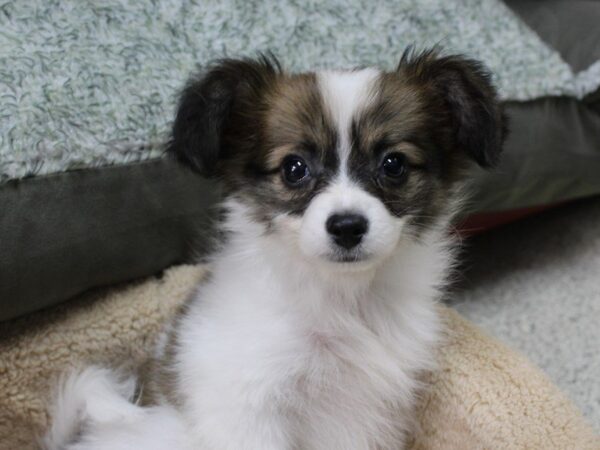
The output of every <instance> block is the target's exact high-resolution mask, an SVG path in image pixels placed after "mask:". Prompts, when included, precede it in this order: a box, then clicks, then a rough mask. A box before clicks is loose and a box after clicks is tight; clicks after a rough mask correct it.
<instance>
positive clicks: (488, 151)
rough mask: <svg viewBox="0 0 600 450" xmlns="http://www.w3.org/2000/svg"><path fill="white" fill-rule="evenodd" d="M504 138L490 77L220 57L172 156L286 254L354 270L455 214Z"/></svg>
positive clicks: (426, 59) (421, 60)
mask: <svg viewBox="0 0 600 450" xmlns="http://www.w3.org/2000/svg"><path fill="white" fill-rule="evenodd" d="M501 140H502V115H501V113H500V109H499V107H498V104H497V100H496V94H495V91H494V90H493V88H492V87H491V85H490V84H489V81H488V76H487V75H486V73H485V72H484V71H483V70H482V69H481V67H480V66H479V65H478V64H477V63H475V62H473V61H470V60H466V59H462V58H459V57H445V58H438V57H437V56H436V55H435V53H433V52H428V53H423V54H421V55H417V56H411V55H408V54H407V55H406V56H405V57H403V59H402V61H401V63H400V65H399V67H398V69H397V70H396V71H394V72H388V73H386V72H381V71H378V70H375V69H362V70H354V71H337V72H336V71H328V72H318V73H307V74H288V73H285V72H284V71H282V70H281V68H280V67H279V65H278V63H277V62H275V61H272V60H267V59H265V58H263V59H260V60H258V61H251V60H241V61H237V60H228V61H223V62H221V63H220V64H219V65H217V66H215V67H214V68H213V69H212V70H211V71H209V72H208V73H207V74H206V75H204V76H203V77H202V78H200V79H199V80H197V81H193V82H192V83H190V84H189V85H188V87H187V88H186V90H185V91H184V94H183V97H182V100H181V102H180V108H179V112H178V115H177V119H176V121H175V125H174V132H173V141H172V145H171V149H172V150H173V151H174V152H176V154H177V155H178V156H179V157H180V159H182V160H184V161H185V162H187V163H189V164H191V165H192V167H194V168H195V169H197V170H199V171H200V172H202V173H204V174H209V175H217V176H219V177H220V178H221V179H222V180H223V182H224V185H225V188H226V191H227V192H228V194H229V195H232V196H235V197H236V198H237V199H238V201H240V202H243V203H244V204H245V206H246V207H247V208H248V210H249V211H251V214H252V219H253V220H254V221H258V222H260V223H261V224H263V225H264V230H265V233H269V234H272V235H273V236H274V237H276V238H278V242H280V243H281V244H282V245H285V246H289V247H292V248H293V249H294V250H298V251H299V252H301V253H302V254H304V255H305V256H306V257H307V258H309V259H311V260H314V261H320V262H326V263H327V264H334V265H336V266H340V267H357V266H369V265H371V264H372V263H375V262H377V261H380V260H382V259H384V258H385V257H386V256H388V255H389V254H390V253H391V252H392V251H393V250H394V249H395V247H396V246H397V243H398V241H399V239H400V238H401V237H402V236H410V237H412V238H415V237H418V235H419V233H421V232H422V231H423V230H424V229H426V228H427V227H428V226H430V225H431V224H432V223H434V222H435V219H436V218H437V217H438V216H439V215H440V214H443V213H448V212H449V211H448V210H447V204H448V202H449V200H450V196H451V195H452V193H453V192H454V191H455V189H454V187H455V185H456V183H457V182H460V180H461V178H462V177H463V173H464V169H465V168H466V167H467V165H468V161H469V160H474V161H476V162H478V163H479V164H480V165H482V166H487V165H490V164H492V163H493V162H494V161H495V160H496V158H497V156H498V154H499V152H500V146H501Z"/></svg>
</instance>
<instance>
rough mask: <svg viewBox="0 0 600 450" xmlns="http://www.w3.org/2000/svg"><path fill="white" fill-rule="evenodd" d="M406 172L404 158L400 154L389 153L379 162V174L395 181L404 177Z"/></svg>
mask: <svg viewBox="0 0 600 450" xmlns="http://www.w3.org/2000/svg"><path fill="white" fill-rule="evenodd" d="M406 170H407V167H406V157H405V156H404V155H403V154H402V153H389V154H387V155H385V156H384V158H383V161H382V162H381V172H382V173H383V174H384V175H385V176H386V177H388V178H391V179H394V180H396V181H397V180H400V179H402V178H403V177H404V175H405V174H406Z"/></svg>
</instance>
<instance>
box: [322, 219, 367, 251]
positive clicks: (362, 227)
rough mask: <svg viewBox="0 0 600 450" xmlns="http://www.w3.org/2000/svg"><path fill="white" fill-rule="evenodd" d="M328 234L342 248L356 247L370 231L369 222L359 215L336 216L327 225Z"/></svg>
mask: <svg viewBox="0 0 600 450" xmlns="http://www.w3.org/2000/svg"><path fill="white" fill-rule="evenodd" d="M325 228H327V232H328V233H329V234H330V235H331V237H332V238H333V241H334V242H335V243H336V244H337V245H339V246H340V247H344V248H345V249H347V250H350V249H351V248H352V247H356V246H357V245H358V244H359V243H360V241H361V240H362V237H363V236H364V234H365V233H366V232H367V230H368V229H369V222H368V221H367V219H365V218H364V217H363V216H361V215H359V214H334V215H332V216H331V217H329V219H327V223H326V224H325Z"/></svg>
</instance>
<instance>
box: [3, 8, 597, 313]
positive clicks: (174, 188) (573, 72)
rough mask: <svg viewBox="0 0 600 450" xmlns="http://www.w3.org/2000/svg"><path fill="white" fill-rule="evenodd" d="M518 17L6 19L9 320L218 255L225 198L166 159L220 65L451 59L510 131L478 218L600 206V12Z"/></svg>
mask: <svg viewBox="0 0 600 450" xmlns="http://www.w3.org/2000/svg"><path fill="white" fill-rule="evenodd" d="M560 4H562V5H563V6H562V7H561V6H560ZM567 4H568V6H567ZM574 4H577V8H575V7H573V5H574ZM548 5H551V6H548ZM509 6H511V7H513V8H514V9H515V11H517V13H518V14H520V16H521V17H522V18H523V19H524V20H525V21H526V22H527V23H525V22H523V21H522V20H521V19H520V18H519V17H518V16H517V15H516V14H515V13H514V12H513V11H512V10H511V9H509V8H508V7H507V6H506V5H505V3H503V2H502V1H500V0H428V1H419V2H416V1H414V0H384V1H381V2H377V3H374V2H372V1H370V0H351V1H342V0H327V1H322V2H321V1H320V2H298V1H284V2H281V1H278V0H269V1H263V0H226V1H214V0H208V1H202V2H195V1H192V0H167V1H161V2H155V1H149V0H143V1H105V2H102V3H101V4H100V3H97V2H96V3H94V2H82V1H78V0H67V1H62V2H48V1H45V0H31V1H27V2H7V3H5V4H3V5H1V6H0V30H1V31H0V67H2V69H1V70H0V98H1V99H2V100H1V101H0V320H6V319H9V318H11V317H16V316H18V315H21V314H25V313H27V312H31V311H34V310H37V309H40V308H42V307H44V306H48V305H51V304H54V303H57V302H59V301H62V300H64V299H66V298H69V297H71V296H73V295H75V294H78V293H80V292H83V291H85V290H86V289H89V288H90V287H94V286H99V285H106V284H110V283H114V282H119V281H124V280H127V279H133V278H135V277H140V276H146V275H149V274H152V273H156V272H158V271H160V270H162V269H164V268H165V267H167V266H169V265H172V264H174V263H177V262H181V261H183V260H185V258H186V256H187V255H188V254H189V248H190V244H194V243H197V244H199V245H200V248H199V250H198V251H199V252H200V253H201V252H202V246H203V244H205V243H206V233H205V228H206V226H205V224H206V222H207V220H208V215H209V211H210V210H211V209H210V206H211V205H213V204H214V202H215V200H216V198H217V195H216V194H217V193H216V192H215V186H214V185H213V184H211V183H209V182H207V181H206V180H201V179H199V178H197V177H193V176H191V175H190V174H189V173H186V172H184V171H183V170H182V169H181V168H179V167H177V166H176V165H174V164H173V163H172V162H171V161H169V160H167V159H164V157H163V146H164V141H165V140H166V139H167V136H168V130H169V127H170V121H171V120H172V117H173V110H174V105H175V101H176V94H177V91H178V90H179V89H180V88H181V86H182V85H183V83H184V81H185V79H186V78H187V77H188V75H189V73H190V72H191V71H193V70H195V69H196V68H197V67H198V66H200V67H202V66H204V65H205V64H206V63H207V62H208V61H209V60H211V59H213V58H219V57H224V56H239V55H252V54H253V53H255V52H256V51H258V50H262V51H265V50H272V51H273V52H274V53H275V54H277V55H279V56H280V57H281V59H282V61H283V62H284V64H285V66H286V67H289V68H290V69H298V70H301V69H313V68H317V67H324V66H329V67H348V66H360V65H378V66H382V67H387V68H392V67H393V66H394V65H395V64H396V62H397V61H398V59H399V56H400V54H401V53H402V51H403V50H404V48H405V47H406V46H407V45H409V44H413V43H415V44H417V45H418V46H419V47H425V46H431V45H434V44H440V45H441V46H442V47H444V48H445V49H446V51H447V52H458V53H465V54H467V55H469V56H471V57H474V58H478V59H481V60H482V61H483V62H484V63H485V64H486V65H487V66H488V67H489V68H490V69H491V70H492V72H493V73H494V75H495V81H496V83H497V84H498V86H499V91H500V95H501V97H502V99H503V100H504V101H505V105H506V108H507V114H508V116H509V118H510V119H511V122H512V125H511V129H512V133H511V135H510V137H509V139H508V141H507V144H506V151H505V155H504V158H503V160H502V163H501V165H500V167H499V168H498V170H497V171H495V172H493V173H490V174H487V173H486V174H484V173H478V174H477V181H476V183H475V184H474V192H475V197H474V200H473V203H472V207H473V210H474V211H479V212H481V211H487V212H489V211H493V212H494V211H495V212H497V211H505V210H509V209H514V208H527V207H530V206H536V205H545V204H549V203H555V202H559V201H563V200H569V199H573V198H577V197H581V196H587V195H592V194H596V193H600V177H598V175H597V174H598V173H600V152H599V151H598V149H599V148H600V133H598V132H597V130H598V129H599V128H600V113H599V110H600V106H598V105H599V104H600V103H599V102H598V100H597V95H595V93H596V94H597V93H598V92H599V91H598V86H600V61H598V53H595V52H593V51H587V50H589V49H594V48H600V45H599V41H600V36H599V35H598V33H597V32H596V31H595V30H597V28H598V27H597V26H596V25H595V24H597V23H598V22H599V21H600V4H598V3H597V2H583V1H582V2H579V1H569V2H555V1H552V2H551V1H547V2H526V1H521V0H519V1H510V2H509ZM540 11H541V12H544V11H546V12H547V14H540ZM586 24H587V27H586ZM536 33H537V34H536ZM567 38H568V39H567ZM586 49H587V50H586Z"/></svg>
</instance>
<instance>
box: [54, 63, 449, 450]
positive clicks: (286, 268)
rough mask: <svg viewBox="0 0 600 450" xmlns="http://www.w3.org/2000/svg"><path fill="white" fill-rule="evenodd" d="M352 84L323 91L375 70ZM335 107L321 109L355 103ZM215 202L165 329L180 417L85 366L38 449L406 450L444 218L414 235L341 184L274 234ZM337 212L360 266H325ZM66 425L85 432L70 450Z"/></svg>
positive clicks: (435, 293)
mask: <svg viewBox="0 0 600 450" xmlns="http://www.w3.org/2000/svg"><path fill="white" fill-rule="evenodd" d="M354 74H355V75H354V76H355V77H356V78H355V79H350V78H349V77H351V76H352V75H344V77H342V78H339V79H338V80H337V81H336V79H335V75H332V74H329V75H327V77H325V78H326V81H324V82H323V85H324V86H327V85H332V84H336V83H337V82H339V83H341V84H342V85H353V86H355V87H356V85H360V89H354V91H356V92H363V93H364V92H367V91H368V88H369V86H368V83H370V82H371V80H372V79H373V77H372V76H371V75H372V73H371V72H354ZM324 97H325V98H332V97H331V96H330V97H327V96H324ZM367 97H368V96H367ZM336 98H337V100H336V101H332V102H331V105H332V106H331V107H332V108H333V107H336V106H335V105H338V106H337V107H339V105H341V104H345V105H346V106H348V105H351V108H358V107H359V106H360V105H359V103H361V102H359V101H357V99H356V98H355V99H352V98H349V99H345V101H342V100H340V98H339V96H338V97H336ZM364 98H365V96H364V95H362V94H361V99H363V100H364ZM363 104H364V102H363ZM350 116H351V114H350V115H348V114H346V115H344V114H340V115H339V117H340V118H341V119H340V120H342V122H343V120H346V122H347V123H349V120H347V119H344V117H350ZM342 122H340V123H339V126H340V127H344V126H345V125H344V123H342ZM344 133H348V130H347V129H345V130H344ZM343 151H344V150H343V149H341V150H340V152H343ZM226 207H227V209H228V211H229V213H228V216H227V219H226V220H225V223H224V225H223V226H224V227H225V229H226V230H227V231H228V232H229V238H228V240H227V243H226V244H225V245H224V247H223V248H222V249H221V250H220V251H219V252H218V254H217V255H216V256H215V258H214V262H213V268H212V275H211V277H210V279H209V280H208V281H207V282H206V283H205V284H203V285H202V286H201V287H200V289H199V290H198V292H197V294H196V296H195V298H194V299H192V300H191V302H190V303H189V308H188V310H187V312H186V313H185V315H184V316H183V317H182V318H181V319H180V321H179V322H178V324H177V328H176V329H175V330H174V332H175V333H176V336H177V346H178V348H177V352H176V357H175V361H174V367H173V368H174V372H175V373H176V376H175V378H174V380H172V381H173V383H175V391H176V394H177V396H178V397H179V398H180V399H181V401H180V402H179V404H178V405H177V408H175V407H173V406H169V405H167V404H165V405H162V406H157V407H154V408H141V407H138V406H136V405H134V404H132V403H131V402H130V400H131V396H132V386H131V383H130V382H126V383H122V382H119V381H118V380H117V379H115V378H114V376H113V375H112V374H111V373H110V372H108V371H106V370H104V369H99V368H92V369H88V370H87V371H83V372H80V373H79V374H77V375H75V376H74V377H73V378H71V379H69V381H68V382H67V383H65V384H64V385H63V390H62V393H61V395H60V396H59V401H58V403H57V408H56V410H55V411H54V417H55V422H54V428H53V429H52V430H51V432H50V434H49V435H48V438H47V440H46V444H47V447H48V448H50V449H59V448H60V449H62V448H68V449H77V450H80V449H81V450H83V449H94V450H95V449H109V448H110V449H117V448H118V449H129V448H131V449H133V448H144V449H148V448H149V449H155V448H156V449H158V448H165V449H166V448H168V449H185V448H194V449H207V450H212V449H214V450H244V449H248V450H250V449H252V450H258V449H260V450H292V449H314V450H321V449H322V450H335V449H340V450H341V449H343V450H352V449H363V450H364V449H399V448H402V444H403V442H404V438H405V434H406V431H407V430H408V429H409V428H410V425H411V422H412V415H411V410H412V406H413V404H414V401H415V397H416V395H417V393H418V390H419V381H418V380H419V375H420V374H421V373H422V371H424V370H428V369H431V368H432V367H433V364H434V361H433V359H432V346H433V345H435V343H436V340H437V339H438V331H439V323H438V318H437V316H436V308H435V303H436V300H437V299H438V297H439V288H440V287H441V286H442V285H443V283H444V281H445V277H446V274H447V270H448V266H449V264H450V263H451V260H452V258H451V251H450V248H451V245H450V244H451V243H450V242H449V240H448V238H447V235H446V232H445V228H446V227H445V225H446V222H445V221H446V219H447V217H448V215H445V216H444V217H445V218H442V219H440V222H438V223H437V224H436V225H434V226H433V227H431V228H430V229H429V230H428V231H426V232H425V233H424V235H422V236H421V237H420V238H419V239H418V240H415V238H414V237H413V236H412V235H411V234H410V233H407V232H405V219H399V218H396V217H394V216H392V215H391V214H390V213H389V212H388V211H387V209H386V208H385V207H384V205H383V204H382V203H381V202H380V201H379V200H378V199H377V198H375V197H373V196H371V195H370V194H368V193H367V192H365V191H364V190H362V189H361V188H360V187H359V186H357V185H354V184H353V183H352V181H351V180H349V179H348V178H347V177H344V176H339V177H338V178H337V179H336V180H335V181H334V182H333V183H332V184H331V185H330V186H329V188H328V189H326V190H325V191H323V192H321V193H320V194H318V195H317V196H316V197H315V198H314V199H313V200H312V201H311V203H310V205H309V207H308V209H307V210H306V211H305V213H304V214H303V215H302V216H291V215H287V214H281V215H280V216H278V217H277V218H276V219H275V220H274V221H273V223H272V226H271V227H270V229H269V230H267V229H266V227H265V225H264V224H262V223H260V222H257V221H255V220H254V219H253V217H254V216H253V210H252V206H251V205H248V204H246V203H244V202H243V201H242V200H240V199H238V198H236V197H232V198H230V199H229V200H228V201H227V203H226ZM340 210H343V211H348V210H350V211H354V212H357V213H360V214H363V215H364V216H365V217H367V218H368V220H369V223H370V228H369V231H368V233H367V234H366V235H365V237H364V241H363V243H362V244H361V249H362V254H363V255H366V258H365V259H364V260H363V261H361V262H358V263H336V262H332V260H331V252H332V249H331V245H332V244H331V243H330V239H328V237H327V235H326V230H325V226H324V223H325V221H326V219H327V218H328V217H329V216H330V215H331V214H333V213H335V212H337V211H340ZM75 416H78V417H77V418H76V417H75ZM76 419H77V420H76ZM73 423H79V424H80V425H79V426H80V427H81V428H80V429H79V431H80V432H81V436H82V437H81V438H79V439H75V440H74V441H73V443H72V444H70V445H69V442H70V441H69V440H70V439H73V437H74V435H75V434H76V433H75V431H76V429H75V428H74V427H75V425H73ZM75 437H76V436H75Z"/></svg>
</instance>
